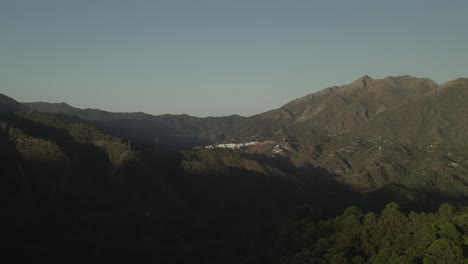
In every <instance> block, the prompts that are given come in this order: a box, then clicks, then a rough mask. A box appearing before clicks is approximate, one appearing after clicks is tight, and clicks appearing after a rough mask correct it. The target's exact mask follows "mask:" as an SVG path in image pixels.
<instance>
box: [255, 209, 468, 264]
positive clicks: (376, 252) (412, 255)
mask: <svg viewBox="0 0 468 264" xmlns="http://www.w3.org/2000/svg"><path fill="white" fill-rule="evenodd" d="M256 241H257V242H256V244H255V245H254V246H253V248H251V250H252V251H251V252H250V253H252V255H255V256H256V257H255V258H251V259H249V261H248V262H249V263H281V264H296V263H301V264H302V263H353V264H354V263H376V264H377V263H395V264H396V263H398V264H400V263H408V264H410V263H424V264H432V263H434V264H435V263H447V264H448V263H453V264H455V263H460V264H461V263H468V208H464V207H460V208H455V207H454V206H452V205H449V204H443V205H442V206H441V207H440V208H439V210H438V211H437V212H436V213H415V212H410V213H408V214H405V213H402V212H400V210H399V207H398V205H397V204H396V203H390V204H387V206H386V208H385V209H384V210H383V211H382V212H381V213H379V214H376V213H373V212H369V213H367V214H364V213H362V212H361V210H359V208H357V207H350V208H348V209H346V210H345V211H344V213H343V214H342V215H340V216H337V217H335V218H332V219H329V220H325V221H319V222H317V221H314V220H311V219H304V220H301V221H299V222H295V223H292V224H288V225H287V226H285V227H283V228H282V229H281V230H279V231H278V232H274V233H272V234H271V233H270V234H269V235H267V236H266V237H263V238H262V239H261V240H260V238H257V240H256Z"/></svg>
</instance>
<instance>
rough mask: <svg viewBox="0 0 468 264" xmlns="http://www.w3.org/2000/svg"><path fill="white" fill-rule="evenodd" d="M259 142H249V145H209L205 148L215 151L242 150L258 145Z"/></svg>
mask: <svg viewBox="0 0 468 264" xmlns="http://www.w3.org/2000/svg"><path fill="white" fill-rule="evenodd" d="M257 143H258V142H247V143H239V144H236V143H226V144H216V145H209V146H206V147H205V148H207V149H214V148H224V149H240V148H246V147H250V146H254V145H256V144H257Z"/></svg>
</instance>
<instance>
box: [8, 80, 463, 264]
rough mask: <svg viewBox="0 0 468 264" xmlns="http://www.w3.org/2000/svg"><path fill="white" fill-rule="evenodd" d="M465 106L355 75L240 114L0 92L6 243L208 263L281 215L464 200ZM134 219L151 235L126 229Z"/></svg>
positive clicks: (431, 85) (418, 83)
mask: <svg viewBox="0 0 468 264" xmlns="http://www.w3.org/2000/svg"><path fill="white" fill-rule="evenodd" d="M467 100H468V79H464V78H460V79H457V80H454V81H450V82H447V83H445V84H442V85H438V84H437V83H435V82H434V81H432V80H430V79H426V78H415V77H411V76H398V77H387V78H384V79H372V78H371V77H369V76H367V75H366V76H363V77H361V78H359V79H357V80H355V81H353V82H351V83H349V84H346V85H343V86H335V87H330V88H326V89H324V90H321V91H319V92H316V93H313V94H309V95H306V96H304V97H301V98H298V99H295V100H293V101H291V102H289V103H287V104H285V105H284V106H282V107H280V108H278V109H274V110H271V111H267V112H265V113H260V114H257V115H254V116H250V117H241V116H237V115H232V116H226V117H207V118H198V117H192V116H188V115H162V116H153V115H149V114H145V113H112V112H107V111H102V110H99V109H79V108H75V107H72V106H70V105H68V104H66V103H58V104H56V103H44V102H36V103H19V102H17V101H15V100H14V99H12V98H9V97H7V96H5V95H0V145H1V146H2V148H1V151H0V155H1V161H0V172H1V174H2V176H3V177H2V179H1V181H2V184H1V186H2V187H3V189H4V190H3V192H2V196H3V197H2V201H4V202H5V208H7V209H6V210H7V211H8V212H10V215H11V217H12V218H11V219H10V221H11V222H10V225H11V226H13V227H14V228H12V229H11V230H9V232H8V234H9V235H10V236H11V237H15V241H16V242H14V243H17V244H18V245H19V244H21V243H22V242H21V241H24V240H28V239H32V237H31V235H30V232H34V230H36V229H41V228H40V227H39V226H41V225H43V228H42V229H43V232H44V235H45V234H46V233H48V234H49V235H50V236H51V237H53V238H54V239H52V240H51V241H48V242H47V243H49V244H47V243H46V244H43V243H44V241H42V240H40V239H38V238H37V237H34V239H36V240H34V239H32V240H31V241H30V244H29V247H30V248H36V249H38V250H40V249H44V248H47V249H50V250H52V249H53V248H55V247H58V248H61V246H62V245H61V244H60V243H56V242H57V241H63V239H66V238H67V237H75V238H76V240H77V241H79V242H77V243H78V244H76V245H75V246H79V247H80V248H82V249H83V247H88V248H93V250H95V249H96V248H97V249H99V250H98V251H99V252H97V251H96V252H94V251H93V254H98V253H99V254H98V255H100V254H106V253H110V252H112V251H115V249H116V248H117V249H119V250H122V251H125V252H126V253H128V254H130V255H131V254H134V253H136V252H139V250H143V251H144V253H145V254H148V255H151V256H153V255H154V254H153V253H154V250H156V252H160V253H161V256H164V257H163V258H165V257H169V256H170V255H171V254H162V252H166V251H167V250H174V249H178V250H180V249H183V252H184V254H181V255H183V256H180V257H181V258H182V259H181V260H180V262H181V263H183V262H184V260H187V259H191V257H196V258H198V259H197V262H199V263H207V262H209V261H212V262H213V263H216V261H215V260H216V257H213V259H210V260H209V261H208V260H206V259H203V257H201V256H205V255H210V256H225V254H228V253H226V252H225V251H223V249H219V250H218V251H216V252H214V253H213V252H207V251H206V250H211V249H212V248H213V247H214V245H216V244H219V243H231V242H232V241H236V242H239V243H241V244H242V243H243V242H242V241H244V240H243V239H244V238H243V236H247V235H246V234H252V232H255V230H258V229H259V228H263V227H265V226H269V224H272V225H273V224H275V223H278V222H284V221H287V220H286V219H298V218H300V217H304V216H305V217H317V218H323V217H326V216H330V215H336V214H337V213H339V212H341V210H343V209H344V208H345V207H347V206H351V205H359V206H361V207H362V208H364V209H365V210H373V209H379V208H382V206H383V205H384V204H385V203H387V202H390V201H397V202H398V203H400V205H401V207H402V208H403V209H404V210H430V209H434V208H437V207H438V206H439V205H440V203H442V202H447V201H449V202H451V203H455V204H460V205H465V204H467V202H468V200H467V197H468V145H467V141H466V138H468V120H467V118H468V105H467V104H466V102H467ZM24 208H28V210H23V209H24ZM83 212H86V213H83ZM32 216H34V217H32ZM28 219H38V220H37V221H33V222H31V220H28ZM78 219H81V220H78ZM265 219H268V221H266V220H265ZM57 221H58V222H63V223H64V226H63V227H61V228H59V229H57V227H56V226H55V225H53V224H52V223H55V222H57ZM83 222H84V223H86V225H85V226H83V224H82V223H83ZM135 223H137V225H141V226H145V227H146V228H149V230H150V231H149V233H147V232H148V229H145V230H144V231H143V229H142V230H136V229H129V228H130V227H129V226H132V227H131V228H133V227H134V226H135V225H134V224H135ZM93 225H95V226H98V227H99V228H101V231H99V232H97V233H96V232H94V231H93V230H94V227H93ZM24 226H28V227H29V228H25V229H24V228H23V227H24ZM67 226H73V227H74V228H72V229H67ZM77 230H81V233H80V232H78V231H77ZM238 230H243V231H245V233H242V232H240V233H239V232H238ZM73 232H78V233H73ZM93 232H94V233H93ZM142 232H144V233H142ZM18 234H20V235H18ZM137 234H138V235H137ZM175 234H176V235H175ZM201 234H204V235H203V236H204V239H203V240H204V242H203V243H201V245H198V244H199V240H197V239H196V237H198V236H200V235H201ZM220 234H221V235H220ZM135 236H138V237H140V238H141V237H143V238H144V239H136V240H135V238H134V237H135ZM7 237H8V236H7ZM155 237H159V239H155ZM233 238H234V239H233ZM108 241H115V243H116V244H114V245H110V244H109V243H108ZM226 241H230V242H226ZM9 242H11V241H9ZM5 243H6V242H5ZM132 243H133V244H132ZM61 249H62V250H63V252H68V253H73V250H72V249H70V248H67V249H65V248H61ZM83 250H86V249H83ZM173 253H174V254H176V252H173ZM231 253H232V252H231ZM174 254H172V255H174ZM229 254H230V253H229ZM176 255H177V254H176ZM221 259H222V258H221ZM219 260H220V259H218V261H219ZM163 262H164V261H163ZM233 263H234V262H233Z"/></svg>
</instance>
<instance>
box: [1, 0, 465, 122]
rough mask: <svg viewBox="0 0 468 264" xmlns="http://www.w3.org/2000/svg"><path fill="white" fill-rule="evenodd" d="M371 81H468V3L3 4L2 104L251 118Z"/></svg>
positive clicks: (23, 0)
mask: <svg viewBox="0 0 468 264" xmlns="http://www.w3.org/2000/svg"><path fill="white" fill-rule="evenodd" d="M364 74H368V75H370V76H371V77H374V78H382V77H385V76H389V75H406V74H409V75H414V76H418V77H429V78H432V79H433V80H435V81H436V82H439V83H442V82H446V81H448V80H451V79H454V78H457V77H462V76H465V77H467V76H468V1H464V0H459V1H450V0H448V1H432V0H424V1H423V0H420V1H412V0H405V1H375V0H369V1H351V0H343V1H330V0H328V1H313V0H308V1H306V0H304V1H295V0H284V1H276V0H270V1H266V0H265V1H259V0H232V1H227V0H212V1H205V0H197V1H195V0H186V1H178V0H167V1H157V0H154V1H149V0H148V1H140V0H126V1H123V0H109V1H102V0H89V1H88V0H73V1H72V0H55V1H52V0H40V1H39V0H29V1H27V0H11V1H8V0H0V93H4V94H6V95H8V96H11V97H13V98H15V99H17V100H19V101H25V102H29V101H48V102H68V103H70V104H71V105H74V106H77V107H81V108H87V107H90V108H101V109H105V110H109V111H144V112H148V113H151V114H164V113H172V114H181V113H187V114H191V115H195V116H208V115H212V116H220V115H228V114H240V115H252V114H256V113H259V112H262V111H265V110H269V109H272V108H276V107H279V106H281V105H282V104H284V103H287V102H288V101H290V100H292V99H294V98H297V97H300V96H303V95H305V94H308V93H312V92H315V91H318V90H320V89H322V88H326V87H329V86H334V85H341V84H345V83H349V82H351V81H353V80H354V79H357V78H358V77H360V76H362V75H364Z"/></svg>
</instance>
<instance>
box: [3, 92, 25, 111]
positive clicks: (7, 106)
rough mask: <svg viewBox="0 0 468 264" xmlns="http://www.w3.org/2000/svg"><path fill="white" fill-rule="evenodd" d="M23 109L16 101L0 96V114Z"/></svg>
mask: <svg viewBox="0 0 468 264" xmlns="http://www.w3.org/2000/svg"><path fill="white" fill-rule="evenodd" d="M22 108H23V106H22V105H21V104H20V103H18V102H17V101H15V100H14V99H12V98H10V97H8V96H6V95H3V94H0V113H5V112H15V111H18V110H20V109H22Z"/></svg>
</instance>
